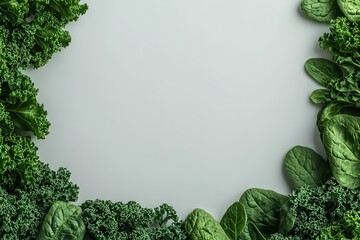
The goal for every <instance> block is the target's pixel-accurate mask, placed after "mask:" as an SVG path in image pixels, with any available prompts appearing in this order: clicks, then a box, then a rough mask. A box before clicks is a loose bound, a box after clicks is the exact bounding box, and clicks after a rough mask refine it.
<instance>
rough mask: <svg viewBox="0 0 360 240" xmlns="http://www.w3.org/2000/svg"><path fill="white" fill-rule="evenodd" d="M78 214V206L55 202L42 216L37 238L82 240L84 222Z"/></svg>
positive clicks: (42, 239)
mask: <svg viewBox="0 0 360 240" xmlns="http://www.w3.org/2000/svg"><path fill="white" fill-rule="evenodd" d="M80 215H81V208H80V207H78V206H75V205H73V204H70V203H67V202H62V201H57V202H55V203H54V204H53V205H52V206H51V208H50V210H49V212H48V213H47V214H46V216H45V218H44V221H43V223H42V226H41V228H40V232H39V235H38V237H37V239H38V240H82V239H83V238H84V234H85V224H84V222H83V221H82V219H81V217H80Z"/></svg>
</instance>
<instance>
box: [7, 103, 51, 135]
mask: <svg viewBox="0 0 360 240" xmlns="http://www.w3.org/2000/svg"><path fill="white" fill-rule="evenodd" d="M6 108H7V109H6V110H7V111H9V113H10V116H11V118H12V120H13V122H14V124H15V126H16V127H17V128H19V129H21V130H23V131H32V132H33V133H34V135H35V136H36V137H37V138H40V139H43V138H45V136H46V135H47V134H48V133H49V132H48V130H49V126H50V123H49V121H48V120H47V112H46V111H45V110H44V106H43V105H41V104H39V103H38V102H37V100H36V98H31V99H28V100H27V101H26V102H25V101H24V102H19V103H18V104H17V105H15V106H10V107H6Z"/></svg>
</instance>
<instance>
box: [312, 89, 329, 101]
mask: <svg viewBox="0 0 360 240" xmlns="http://www.w3.org/2000/svg"><path fill="white" fill-rule="evenodd" d="M330 94H331V92H330V91H329V90H328V89H316V90H315V91H313V92H312V93H311V96H310V99H311V101H312V102H313V103H315V104H317V105H322V104H326V103H329V102H331V101H332V100H331V95H330Z"/></svg>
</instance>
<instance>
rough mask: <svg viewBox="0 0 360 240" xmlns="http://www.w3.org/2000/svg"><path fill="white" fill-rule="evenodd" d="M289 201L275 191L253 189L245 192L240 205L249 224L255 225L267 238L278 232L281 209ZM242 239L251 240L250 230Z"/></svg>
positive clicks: (244, 232)
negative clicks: (243, 208)
mask: <svg viewBox="0 0 360 240" xmlns="http://www.w3.org/2000/svg"><path fill="white" fill-rule="evenodd" d="M288 200H289V198H288V197H287V196H284V195H282V194H279V193H276V192H274V191H271V190H265V189H259V188H252V189H248V190H246V191H245V192H244V194H243V195H242V196H241V198H240V203H242V204H243V206H244V207H245V212H246V215H247V218H248V222H252V223H254V224H255V225H256V227H257V228H258V229H259V231H261V232H262V233H263V234H264V236H265V237H266V236H269V235H270V234H273V233H276V232H278V230H279V227H280V221H281V220H280V219H281V216H282V214H281V208H282V207H283V205H284V204H286V202H287V201H288ZM283 216H284V215H283ZM241 237H242V239H251V238H250V236H249V229H244V231H243V232H242V234H241Z"/></svg>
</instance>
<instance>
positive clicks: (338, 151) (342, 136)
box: [323, 114, 360, 189]
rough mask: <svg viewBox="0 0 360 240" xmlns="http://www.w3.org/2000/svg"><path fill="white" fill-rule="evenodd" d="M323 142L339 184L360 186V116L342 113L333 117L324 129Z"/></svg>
mask: <svg viewBox="0 0 360 240" xmlns="http://www.w3.org/2000/svg"><path fill="white" fill-rule="evenodd" d="M323 143H324V148H325V152H326V154H327V156H328V159H329V163H330V169H331V172H332V174H333V175H334V177H335V179H336V180H337V181H338V182H339V184H340V185H342V186H344V187H348V188H352V189H355V188H358V187H360V118H359V117H354V116H350V115H342V114H340V115H336V116H334V117H333V118H331V119H330V120H329V121H328V122H327V124H326V126H325V129H324V133H323Z"/></svg>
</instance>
